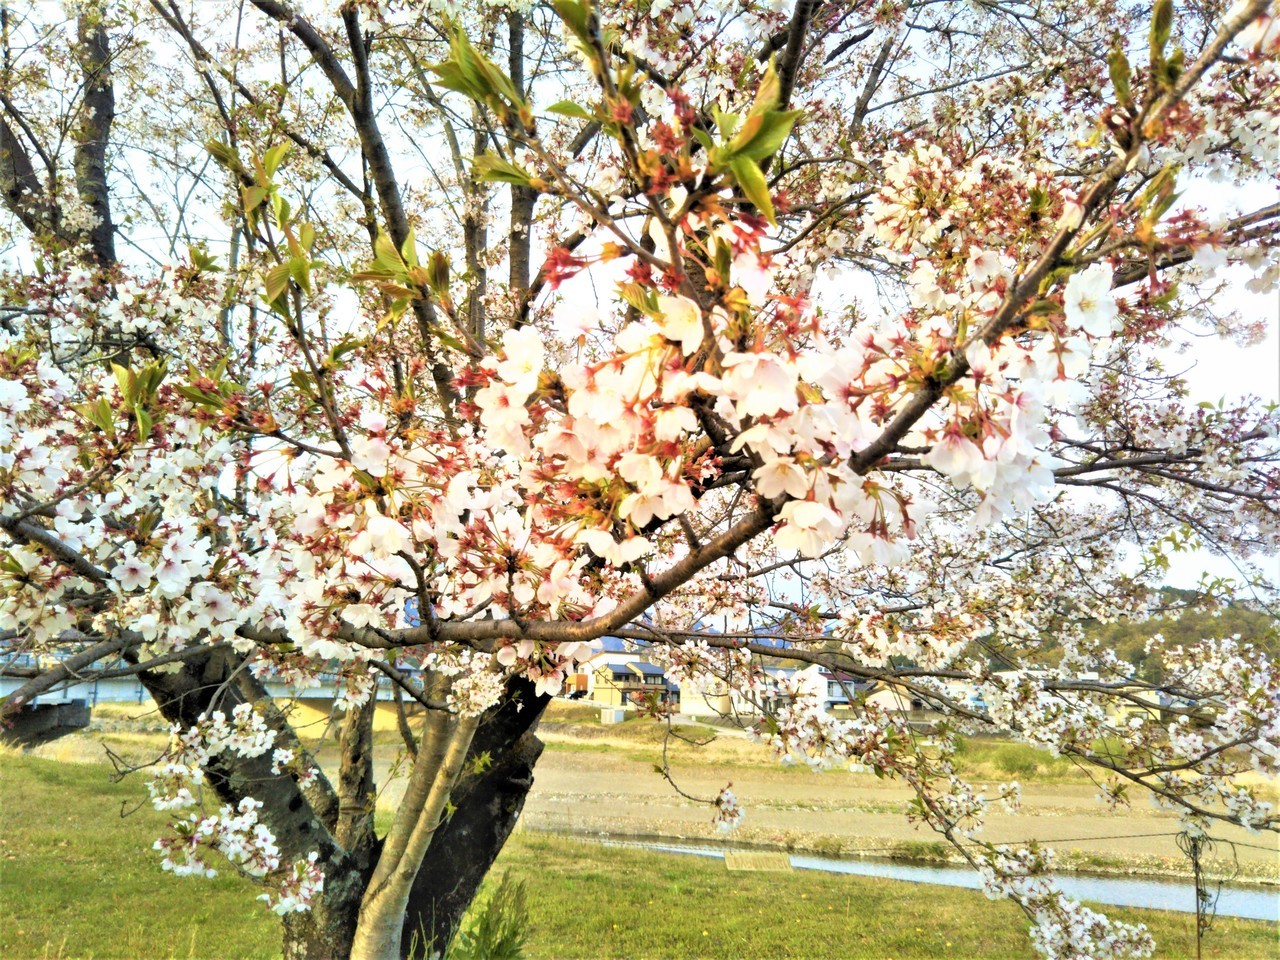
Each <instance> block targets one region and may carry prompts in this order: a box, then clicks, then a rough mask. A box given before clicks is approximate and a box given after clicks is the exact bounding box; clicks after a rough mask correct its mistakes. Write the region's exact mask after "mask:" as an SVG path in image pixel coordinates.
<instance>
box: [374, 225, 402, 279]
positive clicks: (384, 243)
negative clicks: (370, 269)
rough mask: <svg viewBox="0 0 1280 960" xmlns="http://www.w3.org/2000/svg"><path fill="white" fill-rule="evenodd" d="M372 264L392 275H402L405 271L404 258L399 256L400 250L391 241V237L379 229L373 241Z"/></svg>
mask: <svg viewBox="0 0 1280 960" xmlns="http://www.w3.org/2000/svg"><path fill="white" fill-rule="evenodd" d="M373 265H374V266H375V267H379V268H381V269H382V270H384V271H386V272H387V273H389V274H390V275H391V276H393V277H402V276H404V273H405V266H404V260H402V259H401V258H400V251H399V250H397V249H396V245H395V244H394V243H392V242H391V238H390V237H388V236H387V235H386V234H385V233H382V232H381V231H379V232H378V236H377V237H376V238H374V241H373Z"/></svg>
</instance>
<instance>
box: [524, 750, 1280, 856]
mask: <svg viewBox="0 0 1280 960" xmlns="http://www.w3.org/2000/svg"><path fill="white" fill-rule="evenodd" d="M673 769H674V772H675V775H676V782H677V783H678V784H679V785H680V788H681V789H682V790H684V791H685V792H686V793H690V794H693V795H695V796H703V797H712V796H715V795H716V793H717V792H718V791H719V790H720V788H721V787H723V786H724V785H725V784H726V783H728V782H730V781H732V783H733V792H734V793H735V794H736V795H737V797H738V799H739V801H740V802H741V803H742V805H743V807H744V808H745V810H746V819H745V820H744V823H743V828H742V831H741V832H742V835H743V838H744V839H748V840H750V841H752V842H773V843H781V844H786V843H788V842H799V843H801V845H805V846H812V845H813V844H814V842H815V841H816V842H817V844H818V845H819V847H822V846H827V847H830V846H831V845H832V844H833V843H841V844H842V845H843V846H845V847H846V848H847V849H853V848H859V849H862V850H864V851H865V850H867V849H868V848H874V847H875V846H876V845H877V843H880V844H882V845H883V846H885V847H889V846H891V845H893V844H897V843H901V842H903V841H907V842H910V841H917V842H919V841H924V842H930V841H934V840H937V839H938V838H937V837H936V836H935V835H934V834H933V833H932V832H931V831H929V830H927V829H923V830H921V829H917V828H916V827H914V826H913V825H912V824H910V823H909V822H908V821H907V819H906V817H905V816H904V811H905V810H906V805H907V801H908V800H909V799H910V792H909V790H907V789H905V788H903V787H901V786H898V785H895V784H892V783H886V782H885V781H882V780H879V779H877V778H876V777H874V776H872V775H869V774H850V773H846V772H843V771H841V772H828V773H813V772H810V771H807V770H789V769H785V768H777V769H770V768H744V767H740V766H735V767H726V766H694V765H691V764H675V765H673ZM1096 794H1097V789H1096V788H1095V787H1093V786H1092V785H1084V784H1081V785H1076V784H1030V785H1027V786H1026V787H1025V788H1024V804H1023V807H1022V810H1021V811H1020V812H1018V813H1017V814H1010V813H1004V812H994V811H995V807H994V806H993V812H992V813H991V814H990V816H989V818H988V826H987V829H986V831H985V833H984V836H985V837H986V839H989V840H991V841H993V842H997V843H1007V842H1012V841H1016V840H1023V839H1026V838H1029V837H1035V838H1037V839H1039V840H1041V841H1042V842H1044V843H1045V844H1046V845H1049V846H1053V847H1055V848H1056V849H1057V850H1059V851H1062V852H1065V851H1074V852H1076V853H1078V854H1081V855H1092V856H1094V857H1100V858H1107V859H1108V860H1112V861H1114V860H1116V859H1124V860H1132V861H1134V862H1135V865H1136V862H1137V861H1138V860H1140V859H1141V860H1146V859H1148V858H1172V859H1177V860H1181V859H1182V858H1181V854H1180V853H1179V851H1178V848H1177V846H1176V843H1175V841H1174V837H1173V836H1172V835H1173V834H1175V833H1176V832H1177V831H1178V824H1177V820H1176V818H1174V817H1173V816H1172V815H1171V814H1169V813H1167V812H1163V811H1159V810H1156V809H1155V808H1154V807H1148V808H1145V809H1143V808H1137V807H1135V809H1133V810H1131V811H1129V812H1127V813H1123V814H1109V813H1107V812H1106V810H1105V809H1104V808H1103V807H1102V806H1101V804H1100V803H1098V801H1097V800H1096V799H1095V797H1096ZM710 819H711V815H710V811H709V810H708V808H707V807H705V806H703V805H700V804H696V803H694V802H692V801H689V800H686V799H684V798H682V797H680V796H679V794H677V793H676V791H675V790H673V789H672V788H671V786H670V784H668V783H666V782H665V781H664V780H663V779H662V778H661V777H660V776H659V775H658V774H657V773H656V772H655V771H654V769H653V766H652V764H651V763H646V762H644V761H641V760H637V759H629V758H627V757H619V756H615V755H611V754H605V753H596V752H590V753H587V752H579V751H574V750H548V751H547V752H546V753H545V754H544V755H543V758H542V760H541V761H539V763H538V768H537V771H536V773H535V783H534V788H533V791H532V792H531V794H530V796H529V800H528V802H527V804H526V806H525V812H524V822H525V825H526V826H527V827H532V828H538V829H551V830H562V831H571V832H588V833H590V832H611V833H633V834H650V835H654V834H656V835H662V836H668V837H682V838H703V837H716V836H719V837H720V838H721V839H727V838H725V837H724V835H723V834H717V833H716V831H715V830H714V829H713V828H712V826H711V825H710ZM1220 832H1221V835H1222V836H1223V837H1224V838H1225V839H1230V840H1233V841H1238V842H1241V843H1248V844H1251V846H1249V847H1243V846H1241V847H1237V852H1238V855H1239V857H1240V859H1241V861H1242V862H1247V863H1249V864H1256V865H1257V866H1258V867H1260V868H1263V869H1265V867H1266V866H1268V865H1269V866H1271V867H1273V868H1274V867H1276V866H1277V865H1278V864H1280V838H1277V837H1276V836H1275V835H1274V834H1271V835H1266V836H1260V835H1254V834H1250V833H1248V832H1247V831H1245V830H1242V829H1234V830H1223V831H1220ZM1147 834H1159V835H1160V836H1146V835H1147ZM824 838H825V839H824ZM1092 838H1097V839H1092ZM1260 848H1261V849H1260ZM886 852H889V851H888V850H886Z"/></svg>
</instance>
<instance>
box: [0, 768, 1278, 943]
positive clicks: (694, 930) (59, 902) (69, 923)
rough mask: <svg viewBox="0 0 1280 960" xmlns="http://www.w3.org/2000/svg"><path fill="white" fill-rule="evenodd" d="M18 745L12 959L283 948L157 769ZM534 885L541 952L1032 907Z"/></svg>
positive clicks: (548, 841)
mask: <svg viewBox="0 0 1280 960" xmlns="http://www.w3.org/2000/svg"><path fill="white" fill-rule="evenodd" d="M107 774H108V771H107V770H106V769H105V768H104V767H102V766H98V765H91V764H59V763H55V762H52V761H48V760H37V759H33V758H30V757H24V756H20V755H16V754H4V753H0V957H4V958H12V960H26V958H40V957H51V958H52V957H58V958H71V957H92V958H99V960H105V958H109V957H111V958H115V957H119V958H129V960H150V958H206V957H208V958H215V957H216V958H219V960H222V958H241V957H264V958H269V957H276V956H278V955H279V948H278V943H279V933H278V926H277V921H276V919H275V918H274V917H273V916H272V915H270V914H269V913H268V912H266V910H265V909H264V908H263V907H262V906H261V904H258V903H256V902H255V900H254V897H255V895H256V894H257V892H258V891H257V888H256V887H255V886H253V885H252V884H251V883H249V882H248V881H245V880H243V879H241V878H239V877H237V876H235V875H233V874H231V873H230V871H228V872H226V873H223V874H221V875H220V876H219V877H217V878H216V879H214V880H198V879H194V878H179V879H175V878H172V877H169V876H167V875H165V874H163V873H162V872H161V870H160V867H159V857H158V855H157V854H156V853H155V852H154V851H152V850H150V849H149V847H150V844H151V842H152V841H153V840H154V839H155V837H157V836H159V835H160V833H161V831H162V829H163V824H164V817H163V816H161V815H159V814H157V813H155V812H154V811H153V810H151V809H150V807H149V806H142V807H141V808H140V809H138V810H136V812H133V813H131V814H130V815H129V816H126V817H123V818H122V817H121V816H120V812H121V810H122V809H126V810H132V809H133V808H134V807H136V806H137V805H138V804H139V802H140V801H141V800H142V799H143V798H144V796H145V790H144V788H143V786H142V782H141V779H140V778H133V779H131V780H129V781H126V782H125V783H122V784H113V783H111V782H110V781H109V780H108V778H107ZM498 869H499V872H500V871H501V870H502V869H506V870H509V871H510V872H511V874H512V876H513V877H514V878H516V879H522V880H524V881H525V883H526V885H527V888H528V905H529V911H530V937H529V945H528V947H527V955H528V960H574V958H583V960H586V958H591V960H606V958H615V960H623V958H625V960H646V958H647V960H659V958H681V960H685V958H688V960H695V958H700V960H740V958H746V957H750V958H784V957H786V958H796V960H826V958H835V957H841V958H846V957H849V958H873V957H874V958H889V957H897V958H909V957H918V958H934V957H947V956H952V957H962V958H979V957H982V958H1013V957H1028V956H1030V954H1031V950H1030V945H1029V941H1028V938H1027V934H1026V927H1025V924H1024V922H1023V920H1022V917H1021V914H1019V913H1018V911H1017V910H1016V909H1015V908H1014V907H1013V906H1012V905H1010V904H1008V903H992V902H990V901H988V900H987V899H986V898H985V897H983V896H982V895H981V894H977V893H973V892H970V891H964V890H955V889H948V888H942V887H929V886H920V885H913V884H908V883H902V882H897V881H891V880H874V879H869V878H862V877H841V876H832V875H825V874H816V873H807V872H796V873H728V872H727V871H726V870H725V867H724V864H723V863H722V862H720V861H716V860H705V859H702V858H698V857H681V856H674V855H667V854H658V853H651V852H646V851H641V850H629V849H619V848H609V847H602V846H598V845H593V844H588V843H583V842H580V841H573V840H564V839H560V838H556V837H552V836H548V835H537V834H531V833H518V834H517V835H516V836H515V837H514V838H513V840H512V841H511V843H510V844H508V846H507V849H506V850H505V851H504V852H503V854H502V856H501V857H500V858H499V860H498ZM1109 912H1114V914H1115V915H1117V916H1119V917H1123V918H1127V919H1134V918H1141V919H1143V920H1145V921H1146V922H1147V923H1149V924H1150V926H1151V927H1152V929H1153V931H1154V933H1155V935H1156V937H1157V939H1158V941H1159V942H1160V951H1159V953H1158V956H1162V957H1190V956H1194V941H1193V939H1192V924H1193V921H1192V918H1191V917H1190V916H1189V915H1186V914H1173V913H1161V912H1149V911H1148V912H1144V911H1136V910H1119V909H1116V910H1114V911H1109ZM1275 947H1276V927H1275V925H1274V924H1263V923H1257V922H1250V921H1240V920H1229V919H1220V920H1219V921H1218V922H1217V924H1216V926H1215V928H1214V930H1213V931H1212V932H1211V933H1210V934H1209V936H1208V939H1207V940H1206V942H1205V956H1206V957H1219V958H1240V960H1246V958H1272V957H1274V956H1275V955H1276V954H1275Z"/></svg>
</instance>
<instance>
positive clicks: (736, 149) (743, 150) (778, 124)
mask: <svg viewBox="0 0 1280 960" xmlns="http://www.w3.org/2000/svg"><path fill="white" fill-rule="evenodd" d="M803 114H804V111H803V110H787V111H785V112H778V111H776V110H770V111H769V112H767V113H763V114H757V115H756V116H755V117H751V118H749V119H748V120H747V124H746V125H744V127H743V130H742V133H740V134H738V136H737V137H735V138H734V139H733V142H732V143H730V144H729V150H730V151H731V152H732V153H734V154H736V155H739V156H744V157H747V158H749V159H751V160H763V159H765V158H766V157H771V156H773V155H774V154H775V153H777V152H778V148H779V147H781V146H782V144H783V142H784V141H785V140H786V139H787V137H788V136H790V134H791V128H792V127H793V126H795V123H796V121H797V120H799V119H800V117H801V116H803ZM753 120H758V121H759V122H758V123H754V124H753V123H752V121H753ZM749 127H753V128H754V129H753V130H752V133H751V135H750V136H748V137H745V138H744V137H743V134H745V133H746V132H747V130H748V128H749ZM739 141H741V142H739Z"/></svg>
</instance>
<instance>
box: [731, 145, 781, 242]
mask: <svg viewBox="0 0 1280 960" xmlns="http://www.w3.org/2000/svg"><path fill="white" fill-rule="evenodd" d="M729 172H730V173H732V174H733V177H734V179H735V180H737V181H738V186H739V187H740V188H741V189H742V195H743V196H745V197H746V198H747V199H748V200H750V201H751V203H752V204H753V205H754V206H755V208H756V209H757V210H759V211H760V213H761V214H762V215H763V216H764V218H765V219H766V220H768V221H769V223H771V224H772V225H773V226H775V227H776V226H777V225H778V222H777V220H775V219H774V216H773V199H772V198H771V197H770V196H769V183H768V181H766V180H765V178H764V174H763V173H761V172H760V167H759V166H757V165H756V162H755V161H754V160H752V159H750V158H749V157H733V158H732V159H730V160H729Z"/></svg>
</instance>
